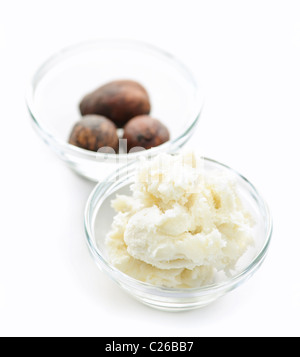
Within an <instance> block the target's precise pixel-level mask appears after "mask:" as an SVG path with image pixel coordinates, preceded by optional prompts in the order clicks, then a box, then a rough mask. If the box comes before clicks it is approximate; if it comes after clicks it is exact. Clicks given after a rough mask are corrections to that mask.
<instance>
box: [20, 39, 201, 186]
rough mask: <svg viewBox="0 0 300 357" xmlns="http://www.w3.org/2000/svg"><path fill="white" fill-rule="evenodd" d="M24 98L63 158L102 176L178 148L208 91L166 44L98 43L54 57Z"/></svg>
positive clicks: (38, 126) (81, 169) (97, 177)
mask: <svg viewBox="0 0 300 357" xmlns="http://www.w3.org/2000/svg"><path fill="white" fill-rule="evenodd" d="M26 101H27V107H28V110H29V113H30V116H31V118H32V123H33V126H34V128H35V129H36V131H37V133H38V135H39V136H40V137H41V138H42V139H43V140H44V141H45V142H46V143H47V144H48V145H49V147H50V148H51V149H52V150H53V151H54V152H55V153H56V154H57V155H58V157H59V158H61V159H62V160H63V161H64V162H65V163H66V164H67V165H68V166H69V167H70V168H71V169H73V170H74V171H75V172H77V173H78V174H80V175H82V176H84V177H86V178H88V179H90V180H93V181H101V180H103V179H104V177H106V176H107V174H109V173H113V172H114V171H115V170H116V169H118V168H119V167H121V166H123V165H125V164H129V163H130V162H133V161H136V160H137V159H138V158H139V157H140V156H147V157H152V156H155V155H157V154H158V153H162V152H176V151H177V150H178V149H179V148H181V147H182V146H183V145H184V144H185V143H186V142H187V141H188V139H189V138H190V137H191V135H192V134H193V132H194V130H195V127H196V124H197V123H198V121H199V118H200V115H201V110H202V106H203V93H202V90H201V89H200V87H199V84H198V83H197V81H196V80H195V78H194V76H193V75H192V73H191V72H190V71H189V69H187V68H186V66H185V65H184V64H182V63H181V62H180V61H179V60H178V59H176V58H174V57H173V56H172V55H170V54H169V53H166V52H165V51H163V50H161V49H158V48H156V47H154V46H152V45H148V44H145V43H142V42H136V41H127V40H94V41H89V42H83V43H80V44H76V45H74V46H71V47H68V48H66V49H63V50H61V51H59V52H58V53H56V54H54V55H53V56H52V57H51V58H49V59H48V60H47V61H46V62H45V63H44V64H43V65H42V66H41V67H40V68H39V69H38V70H37V72H36V73H35V75H34V76H33V79H32V81H31V83H30V85H29V87H28V90H27V93H26ZM124 103H125V104H124ZM120 105H121V107H120ZM131 119H134V121H131ZM107 120H108V121H111V122H112V123H109V122H108V121H107ZM118 141H119V142H118ZM117 142H118V143H117ZM136 147H138V148H139V147H140V148H139V149H138V150H137V149H136ZM141 148H142V149H144V150H142V149H141Z"/></svg>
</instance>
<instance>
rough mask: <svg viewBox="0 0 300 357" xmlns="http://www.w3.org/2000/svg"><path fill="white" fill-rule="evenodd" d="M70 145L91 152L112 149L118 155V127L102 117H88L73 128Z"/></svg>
mask: <svg viewBox="0 0 300 357" xmlns="http://www.w3.org/2000/svg"><path fill="white" fill-rule="evenodd" d="M69 143H70V144H71V145H75V146H78V147H80V148H82V149H86V150H90V151H98V150H99V149H100V148H103V147H110V148H112V149H114V151H115V152H116V153H117V152H118V149H119V137H118V135H117V128H116V126H115V125H114V123H113V122H112V121H110V120H109V119H107V118H105V117H103V116H100V115H86V116H84V117H83V118H82V119H81V120H80V121H78V122H77V123H76V124H75V125H74V127H73V130H72V132H71V135H70V139H69ZM107 152H110V150H107Z"/></svg>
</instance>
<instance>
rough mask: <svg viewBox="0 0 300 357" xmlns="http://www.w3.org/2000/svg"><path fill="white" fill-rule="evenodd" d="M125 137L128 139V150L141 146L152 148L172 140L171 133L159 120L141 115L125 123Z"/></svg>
mask: <svg viewBox="0 0 300 357" xmlns="http://www.w3.org/2000/svg"><path fill="white" fill-rule="evenodd" d="M123 139H127V151H130V150H131V149H133V148H139V147H142V148H145V149H151V148H153V147H156V146H159V145H161V144H163V143H165V142H167V141H168V140H170V133H169V130H168V129H167V127H166V126H165V125H164V124H162V123H161V122H160V121H159V120H157V119H154V118H152V117H150V116H149V115H140V116H137V117H135V118H132V119H131V120H130V121H129V122H128V123H127V124H126V125H125V127H124V134H123ZM137 150H138V149H137Z"/></svg>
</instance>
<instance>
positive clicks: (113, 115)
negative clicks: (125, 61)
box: [79, 80, 151, 128]
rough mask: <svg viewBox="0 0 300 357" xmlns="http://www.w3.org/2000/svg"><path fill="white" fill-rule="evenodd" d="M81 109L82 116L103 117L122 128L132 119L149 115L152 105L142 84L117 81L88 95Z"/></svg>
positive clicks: (81, 104) (130, 81) (82, 102)
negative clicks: (97, 115)
mask: <svg viewBox="0 0 300 357" xmlns="http://www.w3.org/2000/svg"><path fill="white" fill-rule="evenodd" d="M79 108H80V112H81V114H82V115H87V114H99V115H103V116H105V117H107V118H109V119H110V120H112V121H113V122H114V123H115V124H116V126H117V127H119V128H122V127H123V126H124V125H125V124H126V123H127V122H128V121H129V120H130V119H131V118H133V117H135V116H137V115H142V114H149V113H150V109H151V104H150V99H149V95H148V93H147V91H146V89H145V88H144V87H143V86H142V85H141V84H140V83H138V82H136V81H132V80H117V81H112V82H109V83H107V84H105V85H103V86H101V87H100V88H98V89H96V90H95V91H93V92H92V93H90V94H87V95H86V96H85V97H84V98H83V99H82V101H81V102H80V105H79Z"/></svg>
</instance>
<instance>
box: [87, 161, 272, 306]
mask: <svg viewBox="0 0 300 357" xmlns="http://www.w3.org/2000/svg"><path fill="white" fill-rule="evenodd" d="M204 169H205V170H208V171H210V170H216V169H217V170H221V171H225V172H226V173H228V172H229V173H231V175H233V177H234V178H235V179H236V182H237V193H238V195H239V196H240V198H241V200H242V202H243V204H244V206H245V208H246V209H247V210H248V212H249V213H250V214H251V215H252V216H253V218H254V221H255V222H256V223H255V226H254V227H253V236H254V241H255V242H254V245H253V247H251V248H249V249H248V250H247V252H246V253H245V254H244V255H243V256H242V257H241V258H240V259H239V261H238V263H237V265H236V269H235V271H234V272H233V273H232V274H231V276H230V277H228V276H225V274H223V273H220V274H219V273H218V274H217V275H216V278H215V282H214V283H213V284H211V285H207V286H201V287H199V288H190V289H172V288H164V287H157V286H153V285H150V284H148V283H144V282H141V281H138V280H135V279H134V278H132V277H130V276H128V275H126V274H124V273H122V272H121V271H119V270H117V269H116V268H114V267H113V266H112V265H111V264H110V263H109V260H108V257H107V253H106V248H105V238H106V235H107V233H108V232H109V230H110V228H111V224H112V221H113V217H114V215H115V212H114V210H113V209H112V208H111V206H110V202H111V200H112V199H114V198H115V197H116V195H117V194H129V193H130V190H129V187H130V185H131V184H132V183H133V182H134V176H135V171H136V164H130V165H128V166H126V167H123V168H122V169H120V170H118V171H117V172H116V173H114V174H113V175H111V176H110V177H109V178H108V179H107V180H105V182H102V183H99V184H98V185H97V186H96V187H95V189H94V190H93V192H92V193H91V195H90V197H89V199H88V202H87V205H86V210H85V232H86V241H87V245H88V248H89V251H90V253H91V255H92V257H93V259H94V260H95V262H96V264H97V265H98V267H99V268H100V269H101V270H102V271H104V272H105V273H107V274H108V275H109V276H110V278H112V279H113V280H114V281H115V282H117V283H118V284H119V285H120V286H121V287H122V288H123V289H124V290H125V291H126V292H127V293H129V294H130V295H132V296H133V297H134V298H136V299H138V300H139V301H141V302H143V303H144V304H146V305H149V306H152V307H154V308H158V309H163V310H172V311H180V310H188V309H194V308H199V307H203V306H205V305H207V304H209V303H211V302H213V301H215V300H216V299H218V298H220V297H221V296H223V295H224V294H226V293H228V292H229V291H231V290H233V289H235V288H237V287H238V286H239V285H240V284H242V283H243V282H245V281H246V280H247V279H248V278H249V277H251V276H252V275H253V274H254V273H255V272H256V271H257V269H258V268H259V267H260V266H261V264H262V262H263V261H264V258H265V256H266V253H267V251H268V247H269V243H270V240H271V235H272V220H271V216H270V212H269V209H268V207H267V205H266V203H265V201H264V200H263V198H262V197H261V196H260V194H259V193H258V192H257V190H256V189H255V187H254V186H253V185H252V184H251V183H250V182H249V181H248V180H247V179H246V178H245V177H243V176H242V175H240V174H239V173H238V172H236V171H234V170H233V169H231V168H229V167H228V166H226V165H223V164H221V163H219V162H217V161H214V160H211V159H208V158H205V159H204Z"/></svg>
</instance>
